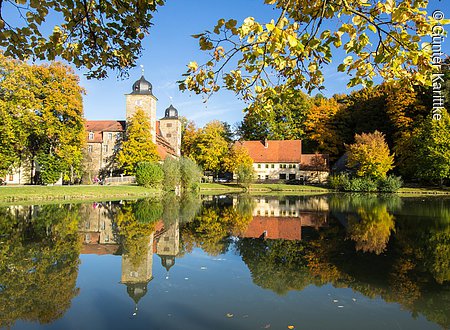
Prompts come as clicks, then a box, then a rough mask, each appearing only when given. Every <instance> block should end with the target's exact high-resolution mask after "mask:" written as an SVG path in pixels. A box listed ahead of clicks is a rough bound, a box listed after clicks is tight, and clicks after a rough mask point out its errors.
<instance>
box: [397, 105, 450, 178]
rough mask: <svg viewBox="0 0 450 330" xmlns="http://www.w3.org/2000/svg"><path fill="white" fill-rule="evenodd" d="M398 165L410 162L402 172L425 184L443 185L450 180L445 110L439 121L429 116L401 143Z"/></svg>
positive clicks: (449, 127) (449, 122) (448, 128)
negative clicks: (433, 182)
mask: <svg viewBox="0 0 450 330" xmlns="http://www.w3.org/2000/svg"><path fill="white" fill-rule="evenodd" d="M402 142H403V144H402V145H401V146H400V147H399V149H401V151H402V152H401V154H400V158H399V162H407V163H406V164H405V165H404V167H403V171H405V173H406V174H407V175H409V176H411V177H416V178H419V179H422V180H425V181H438V182H439V183H440V184H441V185H442V184H443V182H444V180H445V179H449V178H450V147H449V146H450V116H449V114H448V112H447V111H445V110H443V112H442V117H441V119H440V120H433V119H432V118H430V117H428V118H427V119H426V120H423V121H422V122H421V123H419V124H418V125H417V127H416V128H415V129H414V130H413V132H412V133H411V135H409V136H408V137H407V138H405V139H403V140H402Z"/></svg>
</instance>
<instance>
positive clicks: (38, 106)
mask: <svg viewBox="0 0 450 330" xmlns="http://www.w3.org/2000/svg"><path fill="white" fill-rule="evenodd" d="M0 69H1V70H2V76H3V79H2V80H1V81H0V91H1V93H0V95H1V96H0V123H1V126H0V139H1V140H0V142H1V148H0V175H1V176H4V175H6V174H7V173H8V171H10V170H11V168H12V167H20V166H22V167H23V168H25V169H26V170H28V171H30V173H31V172H32V171H33V166H34V165H33V164H35V163H38V164H39V166H40V177H39V178H36V177H33V178H32V182H33V183H40V182H42V183H53V182H55V181H56V180H57V179H58V178H59V177H60V175H61V173H63V176H64V179H65V180H67V181H70V182H74V181H76V180H77V179H79V178H81V175H82V173H83V170H84V169H86V167H87V166H88V164H84V166H83V150H84V149H85V134H86V133H85V130H84V119H83V111H82V94H83V92H84V91H83V89H82V88H81V87H79V85H78V77H77V76H76V75H75V74H74V73H73V71H72V70H71V69H70V68H69V67H67V66H65V65H62V64H60V63H52V64H50V65H30V64H27V63H25V62H21V61H17V60H13V59H10V58H7V57H5V56H3V55H0ZM445 77H446V79H447V81H450V79H449V78H450V71H449V70H447V71H445ZM444 93H445V96H447V97H448V98H447V103H446V104H445V105H446V106H447V107H448V105H449V104H448V100H449V99H450V84H447V85H445V86H444ZM431 97H432V91H431V90H430V89H429V88H425V87H416V88H415V89H413V90H409V89H401V88H395V87H392V86H391V85H389V84H385V83H383V84H381V85H378V86H374V87H366V88H363V89H361V90H359V91H355V92H352V93H351V94H349V95H335V96H333V97H331V98H325V97H324V96H322V95H321V94H318V95H316V96H314V97H310V96H307V95H305V94H303V93H301V92H297V93H296V94H295V95H294V96H289V97H288V96H286V97H285V98H283V97H281V98H277V99H276V100H273V104H274V105H273V106H272V107H270V108H269V111H267V109H266V106H265V107H264V108H263V107H262V106H261V105H260V104H259V103H257V102H256V103H253V104H251V105H250V106H249V107H247V108H246V109H245V110H244V113H245V116H244V119H243V121H242V122H240V123H238V124H236V125H235V126H234V127H233V128H231V127H230V125H229V124H227V123H223V122H220V121H212V122H210V123H208V124H206V125H205V126H204V127H203V128H197V127H196V126H195V123H194V122H192V121H187V120H186V119H185V118H183V131H182V146H181V148H182V150H181V151H182V155H183V156H185V157H187V158H190V159H192V160H194V161H195V162H196V163H197V164H199V165H200V166H202V168H203V169H204V170H208V171H212V172H214V173H218V172H221V171H222V172H223V171H230V172H235V171H236V170H237V169H238V168H239V167H244V169H245V168H246V169H248V168H249V167H251V165H252V160H251V158H250V157H249V155H248V153H247V151H246V150H245V149H244V148H242V147H239V146H236V145H233V141H234V140H236V139H244V140H263V139H264V138H267V139H280V140H286V139H301V140H303V152H309V153H313V152H322V153H327V154H329V155H330V159H331V160H332V162H333V161H336V160H338V159H339V157H341V156H342V155H344V153H345V152H346V151H351V150H352V143H354V142H355V139H356V140H357V139H358V136H361V134H362V135H364V134H366V133H374V132H375V131H378V132H381V133H382V134H381V137H382V139H380V135H376V134H372V135H364V136H366V138H367V139H368V142H369V144H370V141H369V140H371V139H372V140H373V141H372V142H374V141H378V142H377V143H375V145H376V146H380V145H382V144H380V143H384V142H383V141H382V140H384V141H385V142H386V143H387V147H388V152H387V156H386V157H388V158H389V159H392V160H393V161H392V164H391V165H389V166H387V167H386V169H387V170H393V173H396V174H399V175H401V176H402V177H403V178H404V179H405V180H414V179H421V180H424V181H428V182H436V183H443V182H444V180H446V179H448V178H449V177H450V148H449V145H450V119H449V115H448V112H447V111H445V110H443V112H442V118H441V120H433V119H432V118H431V113H432V112H431V106H432V100H431V99H430V98H431ZM146 119H147V118H145V114H144V112H143V111H137V112H136V114H135V116H134V117H133V118H131V120H130V123H129V126H128V127H129V129H128V131H127V135H126V136H125V139H124V141H122V147H121V148H120V149H118V152H117V153H116V154H115V155H114V157H113V159H111V162H110V166H112V167H116V168H119V169H120V170H121V171H122V172H123V173H125V174H134V173H135V172H136V166H137V164H138V163H139V162H142V161H149V162H155V161H159V160H160V159H159V155H158V153H157V150H156V146H155V145H154V144H153V143H152V142H151V141H152V137H151V134H150V130H149V127H148V125H144V124H143V123H145V122H146ZM380 141H381V142H380ZM380 151H381V150H380V148H376V150H375V152H374V153H373V154H372V155H369V156H368V157H374V158H373V159H372V162H378V161H379V160H378V159H376V157H375V156H376V155H377V153H378V156H380V154H381V153H380ZM349 160H350V162H349V163H348V165H350V166H351V165H353V166H354V167H356V170H355V171H356V173H360V174H361V173H362V175H365V174H366V173H364V171H361V168H362V162H363V161H364V159H357V160H353V161H352V159H349ZM369 161H370V159H369ZM387 170H386V171H385V172H384V173H386V172H387ZM376 176H377V174H375V177H376Z"/></svg>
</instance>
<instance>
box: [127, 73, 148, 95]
mask: <svg viewBox="0 0 450 330" xmlns="http://www.w3.org/2000/svg"><path fill="white" fill-rule="evenodd" d="M152 89H153V86H152V84H151V83H150V82H149V81H147V80H146V79H145V78H144V75H142V76H141V78H140V79H139V80H136V81H135V82H134V84H133V90H132V92H131V94H138V95H153V91H152Z"/></svg>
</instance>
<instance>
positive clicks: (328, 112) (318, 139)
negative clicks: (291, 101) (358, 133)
mask: <svg viewBox="0 0 450 330" xmlns="http://www.w3.org/2000/svg"><path fill="white" fill-rule="evenodd" d="M319 95H320V94H319ZM339 100H340V96H335V97H332V98H331V99H326V98H325V97H320V96H316V97H314V99H313V102H312V103H313V104H312V106H311V108H310V111H309V112H308V115H307V118H306V120H305V124H304V126H305V128H304V129H305V132H306V140H307V141H306V142H307V143H308V144H309V145H310V148H312V149H313V150H318V151H320V152H324V153H327V154H329V155H330V157H331V158H332V159H336V158H337V157H339V156H340V155H341V154H343V152H344V142H346V141H345V135H346V134H345V133H346V132H348V131H349V130H348V128H347V127H346V125H347V124H348V120H347V119H348V116H346V114H348V112H347V111H346V109H345V107H344V106H342V105H340V104H339ZM352 133H353V132H352ZM352 137H353V136H352Z"/></svg>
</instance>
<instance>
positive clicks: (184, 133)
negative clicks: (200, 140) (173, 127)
mask: <svg viewBox="0 0 450 330" xmlns="http://www.w3.org/2000/svg"><path fill="white" fill-rule="evenodd" d="M181 124H182V126H181V155H183V156H185V157H189V156H190V155H191V154H193V145H194V142H195V140H196V139H197V136H198V134H199V130H198V129H197V128H196V127H195V123H194V122H193V121H192V120H191V121H187V120H184V121H183V120H182V123H181Z"/></svg>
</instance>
